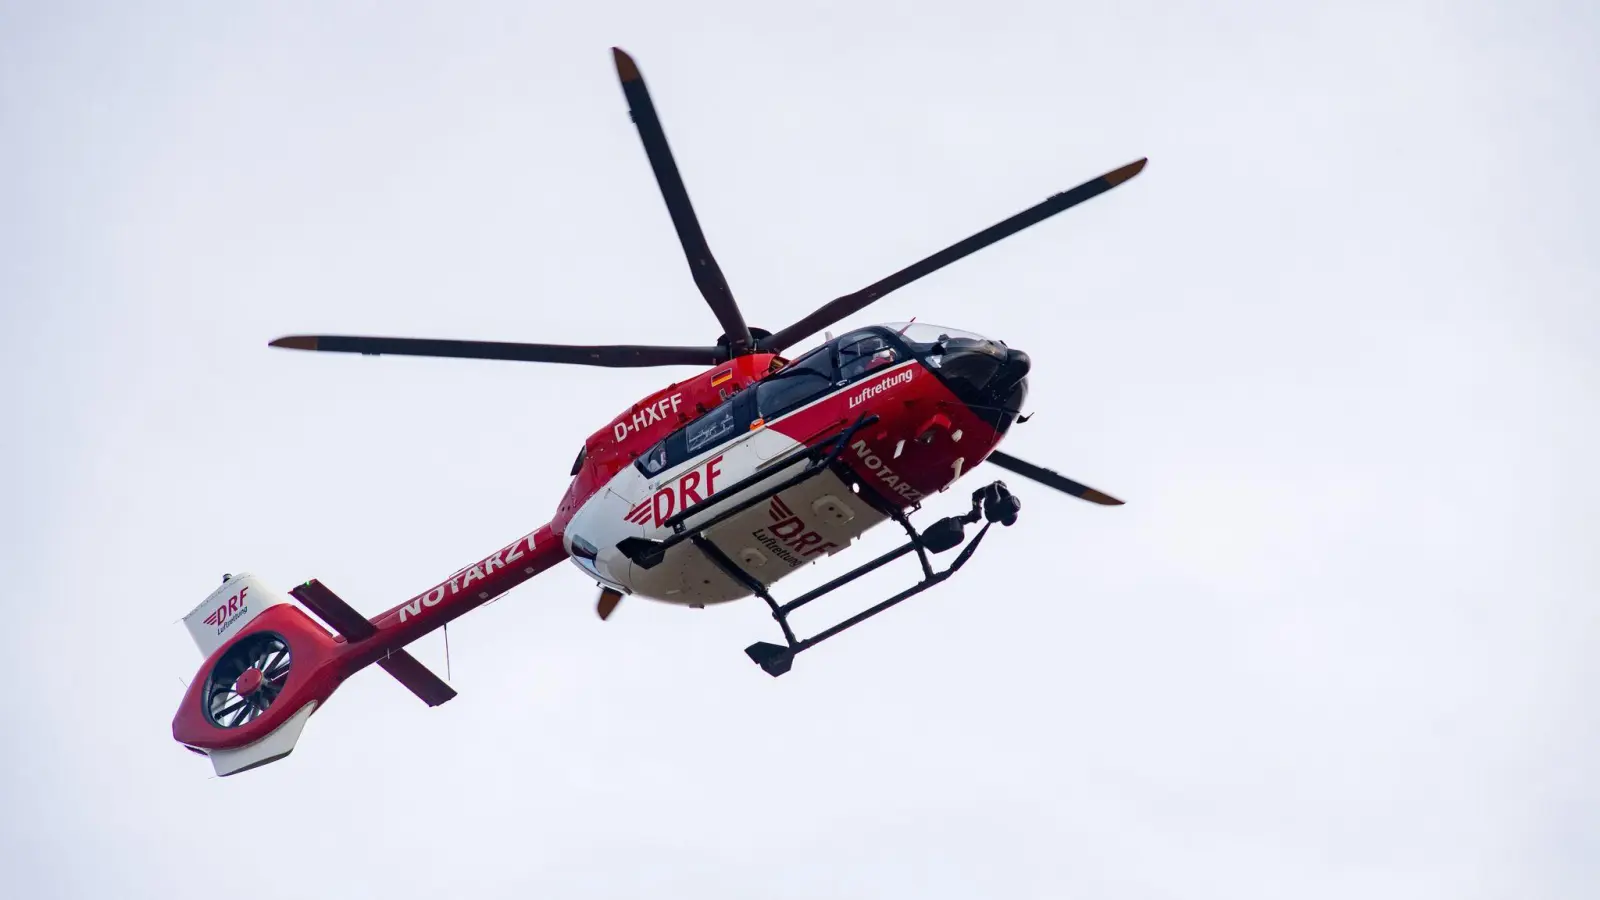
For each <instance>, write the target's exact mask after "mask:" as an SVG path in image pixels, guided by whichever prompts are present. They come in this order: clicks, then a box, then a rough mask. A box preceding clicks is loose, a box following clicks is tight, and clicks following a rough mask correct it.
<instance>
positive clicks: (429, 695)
mask: <svg viewBox="0 0 1600 900" xmlns="http://www.w3.org/2000/svg"><path fill="white" fill-rule="evenodd" d="M289 594H290V595H291V596H293V597H294V598H295V599H296V600H299V601H300V602H301V603H304V604H305V605H306V608H307V609H309V610H311V611H312V612H314V613H316V614H317V618H319V619H321V620H322V621H324V622H327V623H328V624H329V625H330V626H332V627H333V630H335V631H337V632H339V633H340V634H342V635H344V638H345V640H347V641H349V642H351V643H352V644H353V643H355V642H356V641H364V640H366V639H367V638H370V637H372V636H373V635H375V634H377V633H378V627H377V626H376V625H373V624H372V623H371V622H370V621H368V620H367V618H366V617H365V616H363V615H362V614H361V613H360V612H358V611H357V610H356V608H355V607H353V606H351V605H350V604H348V603H346V602H345V601H344V598H342V597H340V596H339V595H338V594H335V593H334V592H333V591H331V590H329V589H328V586H327V585H325V584H323V583H322V582H320V581H318V580H316V579H315V578H313V579H311V580H310V581H308V582H306V583H305V584H302V585H300V586H299V587H297V588H295V589H294V590H292V591H290V592H289ZM378 665H379V666H380V667H381V668H382V669H383V670H384V671H385V672H388V673H389V674H390V675H393V676H394V680H395V681H398V682H400V683H401V684H402V685H405V688H406V690H408V691H410V692H411V693H413V694H416V695H417V697H418V698H420V699H421V700H422V702H423V703H426V704H428V705H429V706H438V705H439V704H441V703H444V702H446V701H448V700H450V699H451V698H453V697H455V695H456V691H455V688H452V687H451V686H450V685H448V684H446V683H445V681H444V679H443V678H440V677H439V676H437V675H435V674H433V672H432V671H430V670H429V669H428V667H427V666H425V665H423V664H422V662H421V661H420V660H418V659H417V658H416V657H415V656H412V655H411V654H410V653H407V652H406V651H405V650H404V649H401V648H396V649H394V650H390V651H388V653H386V654H385V655H384V656H383V658H382V659H379V660H378Z"/></svg>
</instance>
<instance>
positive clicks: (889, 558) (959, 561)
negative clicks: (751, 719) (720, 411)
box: [617, 416, 1022, 677]
mask: <svg viewBox="0 0 1600 900" xmlns="http://www.w3.org/2000/svg"><path fill="white" fill-rule="evenodd" d="M875 421H877V417H876V416H864V417H862V418H861V419H858V420H857V421H856V423H855V424H854V425H852V426H850V427H849V428H847V429H845V430H844V432H843V433H841V434H840V435H839V436H838V437H837V438H835V439H833V440H827V441H822V442H820V443H819V444H817V445H815V446H812V447H808V448H806V449H805V450H802V451H800V452H798V453H796V454H795V455H794V456H792V457H790V458H789V459H787V460H784V461H783V462H781V463H779V464H778V465H775V466H773V467H771V468H770V469H768V470H767V471H765V472H761V473H757V474H754V475H752V476H750V477H749V478H746V479H744V480H743V481H740V482H739V483H737V484H735V485H734V486H733V487H731V488H728V489H725V490H724V491H722V492H721V493H720V495H719V496H718V497H714V498H712V499H710V500H708V501H706V502H705V503H702V504H699V505H697V506H695V507H694V508H693V509H692V510H684V511H681V512H679V513H678V514H677V515H676V516H674V517H672V518H671V519H669V520H667V523H666V524H667V525H669V526H670V527H671V528H672V529H673V531H674V533H673V535H672V536H671V537H669V538H667V539H666V540H663V541H653V540H648V539H645V538H628V539H626V540H624V541H622V542H620V543H619V544H618V545H617V546H618V549H620V550H622V552H623V553H624V554H625V555H627V556H628V558H629V559H631V560H633V561H634V562H635V563H637V564H639V565H641V566H644V567H645V568H653V567H654V566H656V565H658V564H660V562H661V561H662V559H663V557H664V556H665V555H666V551H667V550H669V549H671V548H672V547H674V546H676V545H678V544H681V543H684V542H689V543H692V544H693V545H694V546H695V548H696V549H698V550H699V551H700V552H701V553H703V554H705V556H706V558H707V559H709V560H711V562H712V563H713V564H714V565H716V567H717V568H718V569H721V570H722V572H723V573H724V574H726V575H727V576H728V577H729V578H732V579H733V580H734V581H735V582H737V583H738V584H740V585H741V586H743V587H744V588H745V589H746V590H748V591H750V592H751V593H753V594H755V595H756V596H757V597H760V598H761V599H762V600H764V601H766V604H767V606H768V607H769V608H770V609H771V610H772V617H773V618H774V619H776V620H777V622H778V627H779V628H781V629H783V639H784V642H785V645H784V646H779V645H777V644H769V643H767V642H766V641H758V642H756V643H754V644H751V645H750V646H749V647H746V648H745V651H744V652H745V655H746V656H749V657H750V659H751V660H753V661H754V662H755V663H756V664H757V665H759V666H761V668H762V670H763V671H765V672H766V673H767V674H768V675H771V676H773V677H777V676H779V675H782V674H783V673H785V672H787V671H789V669H790V668H791V667H792V666H793V665H794V658H795V655H796V654H798V653H800V652H801V651H804V650H808V649H810V648H811V647H815V646H816V645H817V644H820V643H822V642H823V641H825V640H827V639H828V638H831V637H833V636H834V635H836V634H838V633H839V632H841V631H845V630H846V629H849V628H852V627H854V626H856V625H859V624H860V623H862V622H865V621H866V620H867V619H870V618H872V617H873V616H875V615H877V614H878V613H881V612H883V611H884V610H886V609H888V608H889V607H891V606H894V605H895V604H897V603H900V602H901V601H904V600H907V599H910V598H911V597H914V596H916V595H917V594H920V593H922V592H923V591H925V590H927V589H928V588H931V587H933V586H934V585H936V584H939V583H940V582H942V581H944V580H945V579H947V578H949V577H950V576H951V575H954V574H955V573H956V572H957V571H958V570H960V568H961V567H962V566H964V565H966V564H967V560H969V559H971V558H972V554H973V553H975V552H977V549H978V544H980V543H981V542H982V541H983V536H984V535H985V534H988V533H989V526H991V525H993V524H994V523H996V522H999V523H1000V524H1002V525H1011V524H1013V523H1015V522H1016V521H1017V512H1018V511H1019V510H1020V509H1021V508H1022V503H1021V501H1019V500H1018V499H1017V498H1016V497H1015V496H1014V495H1013V494H1012V493H1011V491H1010V490H1009V489H1008V488H1007V487H1006V485H1005V482H1003V481H995V482H991V483H990V484H987V485H984V486H983V487H981V488H979V489H977V490H976V491H973V492H972V509H971V510H969V511H968V512H967V513H966V515H962V516H947V517H945V518H943V519H940V520H938V521H936V522H934V523H933V524H932V525H929V526H928V527H927V528H926V529H924V530H923V531H920V532H919V531H917V529H916V528H915V527H914V526H912V524H911V520H910V518H909V517H907V515H906V513H905V511H904V510H902V509H899V508H898V507H895V506H892V505H890V504H882V503H875V504H874V505H875V506H877V507H878V508H879V509H880V510H881V511H882V512H883V513H884V514H885V515H887V516H889V517H890V518H892V519H894V520H895V522H897V523H899V525H900V527H901V528H903V529H905V532H906V537H907V541H906V542H905V543H904V544H901V545H900V546H899V547H896V548H895V549H893V550H890V551H889V552H888V553H885V554H883V555H882V556H879V557H877V558H876V559H873V560H871V561H869V562H867V563H864V564H862V565H860V566H858V567H856V568H854V569H851V570H850V571H849V572H846V573H845V574H843V575H840V576H839V577H838V578H835V579H833V580H832V581H830V582H828V583H827V584H824V585H822V586H821V587H818V588H815V589H813V590H810V591H807V592H806V593H804V594H802V595H800V596H799V597H796V598H795V599H793V600H790V601H789V602H788V603H781V604H780V603H779V602H778V601H777V600H775V599H773V597H772V594H771V593H770V592H769V591H768V590H767V586H766V585H765V584H762V583H761V582H760V581H759V580H757V579H756V578H755V577H754V576H752V575H751V574H750V573H749V572H746V571H745V570H744V568H743V567H741V566H740V565H739V564H738V563H736V562H734V561H733V560H732V559H731V558H729V557H728V555H727V554H726V553H724V552H722V549H721V548H720V547H718V546H717V545H716V544H714V543H712V542H711V541H710V540H709V539H707V538H706V537H705V536H704V532H705V531H706V530H707V529H709V528H712V527H714V526H716V525H718V524H720V523H722V522H724V521H727V520H728V519H730V518H732V517H733V516H735V515H738V514H739V513H740V512H743V511H744V510H746V509H749V508H751V507H752V506H754V505H756V504H757V503H761V502H763V501H765V500H766V499H768V498H770V497H772V496H774V495H776V494H778V493H781V492H782V491H786V490H788V489H789V488H791V487H794V486H795V485H797V484H799V483H801V482H803V481H807V480H810V479H811V478H815V477H816V476H818V475H820V474H822V472H823V471H824V470H827V469H830V468H834V464H835V463H836V462H837V461H838V459H839V453H840V451H841V450H843V449H844V447H845V446H846V445H847V444H848V443H849V440H850V438H851V437H852V436H854V435H855V433H856V432H857V431H859V430H861V429H862V428H864V427H866V426H868V425H871V424H872V423H874V422H875ZM802 460H804V461H806V465H805V467H804V468H802V469H801V470H800V471H799V472H796V473H795V474H794V475H792V476H790V477H788V478H785V479H783V480H782V481H781V482H779V483H777V484H774V485H772V486H771V487H769V488H767V489H765V490H763V491H761V492H759V493H757V494H756V495H754V496H752V497H748V498H746V499H744V500H742V501H741V502H739V503H737V504H731V506H730V508H728V509H725V510H721V511H720V512H718V513H717V514H716V515H713V516H712V517H711V518H710V519H708V520H707V521H705V522H703V523H701V524H698V525H696V526H694V527H693V528H689V527H687V526H686V525H685V521H686V520H687V519H688V518H689V517H690V516H692V515H696V514H700V513H705V512H708V511H709V510H708V509H707V507H713V506H717V505H720V503H719V501H721V500H722V498H724V497H730V498H731V497H733V496H735V495H737V494H738V493H739V492H740V491H741V490H744V489H745V488H748V487H751V486H753V485H755V484H756V483H759V482H761V481H763V480H766V479H768V478H771V477H772V473H773V472H775V471H782V470H783V469H786V468H788V467H789V466H792V465H794V464H795V463H798V462H801V461H802ZM834 471H836V472H838V473H839V474H840V475H841V476H847V477H848V478H849V479H850V480H852V481H854V480H856V479H855V476H854V474H853V473H849V472H848V470H845V469H842V468H834ZM863 497H864V498H866V499H870V496H869V495H866V494H863ZM980 519H981V520H984V525H983V527H982V528H981V529H979V530H978V533H977V534H976V535H975V536H973V538H972V540H970V541H966V526H967V525H972V524H975V523H977V522H978V521H979V520H980ZM963 541H966V546H965V547H962V549H961V552H960V553H959V554H957V555H956V558H955V561H954V562H952V563H951V564H950V565H949V566H948V567H946V568H945V569H943V570H941V571H937V572H936V571H934V568H933V563H932V562H931V561H930V560H929V554H938V553H944V552H947V551H950V550H954V549H955V548H956V547H960V546H961V544H962V542H963ZM911 553H915V554H916V555H917V560H918V561H919V562H920V563H921V564H922V580H921V581H919V582H918V583H916V584H914V585H912V586H911V587H909V588H906V589H905V590H903V591H901V592H900V593H898V594H895V595H894V596H892V597H890V598H889V599H887V600H884V601H882V602H881V603H878V604H877V605H875V606H872V607H870V608H868V609H866V610H863V611H861V612H859V613H857V614H855V615H853V616H851V617H850V618H848V619H845V620H844V621H842V622H840V623H838V624H837V625H834V626H833V627H831V628H828V629H826V630H823V631H820V632H818V633H817V634H814V635H812V636H811V637H808V638H804V639H801V638H797V637H795V633H794V629H793V628H791V627H790V625H789V613H791V612H794V611H795V610H797V609H799V608H800V607H802V606H805V605H806V604H807V603H810V602H811V601H813V600H815V599H817V598H818V597H822V596H825V595H827V594H830V593H832V592H834V591H835V590H838V589H839V588H841V587H843V586H845V585H847V584H849V583H850V582H852V581H855V580H856V579H857V578H860V577H861V576H863V575H866V574H868V573H870V572H874V571H876V570H878V569H880V568H882V567H884V566H886V565H888V564H889V563H892V562H894V561H895V560H897V559H900V558H901V557H903V556H906V555H908V554H911Z"/></svg>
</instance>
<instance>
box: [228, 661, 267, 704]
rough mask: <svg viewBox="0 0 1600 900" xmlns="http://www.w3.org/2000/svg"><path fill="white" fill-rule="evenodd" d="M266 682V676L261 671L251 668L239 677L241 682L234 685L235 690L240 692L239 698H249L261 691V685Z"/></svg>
mask: <svg viewBox="0 0 1600 900" xmlns="http://www.w3.org/2000/svg"><path fill="white" fill-rule="evenodd" d="M265 682H266V676H265V675H262V674H261V670H260V669H256V668H249V669H245V670H244V674H242V675H240V676H239V680H238V681H235V682H234V683H233V689H234V690H235V691H236V692H238V694H239V696H241V697H248V696H250V695H251V694H254V693H255V692H256V691H259V690H261V685H262V684H264V683H265Z"/></svg>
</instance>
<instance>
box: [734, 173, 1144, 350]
mask: <svg viewBox="0 0 1600 900" xmlns="http://www.w3.org/2000/svg"><path fill="white" fill-rule="evenodd" d="M1147 161H1148V160H1147V159H1139V160H1136V161H1135V162H1131V163H1129V164H1127V165H1125V166H1123V167H1122V168H1120V169H1116V170H1113V171H1111V172H1107V173H1106V174H1104V175H1101V176H1100V177H1099V178H1095V179H1093V180H1091V181H1086V182H1084V183H1083V184H1080V185H1078V186H1077V187H1075V188H1073V189H1072V190H1070V191H1065V192H1063V193H1060V194H1056V195H1055V196H1053V197H1051V198H1050V199H1048V200H1046V201H1044V202H1043V203H1040V204H1038V205H1037V206H1033V207H1030V208H1028V209H1025V210H1023V211H1022V212H1019V213H1017V214H1016V215H1014V216H1012V217H1011V218H1009V219H1006V220H1005V221H1003V222H998V223H996V224H994V225H991V226H989V227H988V228H985V229H984V230H982V231H980V232H978V233H977V234H975V235H973V236H971V237H969V238H967V239H966V240H963V241H960V242H958V243H955V244H952V245H950V246H949V247H946V248H945V249H943V250H940V251H939V252H938V253H935V254H933V255H932V256H929V257H927V258H925V259H923V260H921V261H919V262H916V263H913V264H911V265H909V266H907V267H905V268H904V269H901V270H900V271H898V272H896V273H894V274H893V275H890V276H889V277H887V278H885V279H883V280H881V281H878V282H876V283H874V284H869V285H867V286H866V287H864V288H862V289H861V290H859V291H856V292H855V293H853V294H846V295H844V296H843V297H839V298H838V299H835V300H832V301H830V302H828V303H826V304H824V305H823V306H822V307H821V308H819V309H817V310H816V311H815V312H813V313H811V314H810V315H808V316H806V317H805V318H803V319H801V320H800V321H798V322H796V323H794V324H793V325H790V326H789V327H787V328H784V329H783V330H781V331H778V332H776V333H775V334H772V335H771V336H769V337H765V338H762V339H761V341H760V347H761V349H762V350H764V351H767V352H771V353H781V352H782V351H783V350H785V349H786V348H788V347H792V346H794V345H795V344H797V343H799V342H801V341H803V340H805V339H806V338H808V337H810V336H812V335H813V334H816V333H817V332H819V331H821V330H822V329H824V328H827V327H828V326H829V325H832V324H834V323H835V322H838V321H839V320H841V319H843V318H845V317H846V316H851V315H855V314H856V313H858V312H860V311H861V310H863V309H866V308H867V307H868V306H870V305H871V304H872V303H874V302H876V301H877V300H879V299H880V298H882V297H883V295H885V294H887V293H889V292H890V291H894V290H898V289H900V288H903V287H905V286H906V285H908V284H910V283H911V282H913V281H916V280H917V279H918V278H921V277H923V276H924V275H929V274H932V273H933V272H937V271H938V270H940V269H942V268H944V267H945V266H948V265H950V264H951V263H953V262H955V261H956V260H958V259H961V258H963V257H965V256H970V255H971V254H973V253H976V252H977V251H979V250H982V249H983V248H984V247H987V246H989V245H990V244H993V243H995V242H997V241H1000V240H1003V239H1005V238H1007V237H1010V236H1011V235H1013V234H1016V233H1017V232H1019V231H1021V230H1022V229H1024V228H1027V227H1028V226H1030V225H1037V224H1038V223H1040V222H1043V221H1044V220H1045V219H1048V218H1050V217H1051V216H1053V215H1055V214H1056V213H1059V212H1064V211H1065V210H1068V209H1071V208H1072V207H1074V206H1077V205H1078V204H1080V203H1082V202H1084V201H1085V200H1089V199H1092V198H1094V197H1098V196H1100V195H1101V194H1104V193H1105V192H1106V191H1109V190H1111V189H1112V188H1114V187H1116V186H1117V185H1119V184H1121V183H1123V182H1124V181H1127V180H1128V179H1130V178H1132V177H1134V176H1135V175H1138V174H1139V172H1140V171H1141V170H1143V169H1144V166H1145V163H1146V162H1147Z"/></svg>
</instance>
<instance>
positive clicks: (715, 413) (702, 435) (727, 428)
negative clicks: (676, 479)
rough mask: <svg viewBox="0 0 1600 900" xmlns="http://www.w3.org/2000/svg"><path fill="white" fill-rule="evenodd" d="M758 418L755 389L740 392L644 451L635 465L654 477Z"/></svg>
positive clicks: (738, 433) (729, 437)
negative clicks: (756, 416)
mask: <svg viewBox="0 0 1600 900" xmlns="http://www.w3.org/2000/svg"><path fill="white" fill-rule="evenodd" d="M754 419H755V392H754V391H740V392H739V393H737V394H734V395H733V396H732V397H729V398H728V399H727V400H726V401H724V402H722V403H719V404H717V405H716V406H715V407H713V408H711V409H710V410H708V411H706V412H705V413H704V414H703V415H701V416H700V417H699V418H697V419H695V420H694V421H692V422H690V423H689V424H688V425H685V426H684V427H682V428H680V429H678V430H677V431H674V432H673V433H672V434H669V435H667V436H666V437H665V438H663V439H662V440H661V442H660V443H658V444H656V445H655V446H654V447H651V448H650V449H649V450H647V451H645V454H644V455H643V456H641V457H639V459H638V461H637V463H636V465H637V466H638V468H639V471H640V472H643V473H644V474H645V475H647V476H649V477H652V478H653V477H655V476H656V475H659V474H661V473H662V472H664V471H666V470H668V469H671V468H673V467H675V466H677V465H679V464H680V463H683V462H687V461H688V460H690V459H693V458H694V457H696V456H700V455H702V454H704V453H705V452H706V451H708V450H711V449H712V448H714V447H716V446H717V445H719V444H723V443H726V442H727V441H730V440H732V439H733V438H735V437H737V436H738V435H741V434H743V433H744V432H746V431H748V430H749V428H750V423H751V422H752V421H753V420H754Z"/></svg>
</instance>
